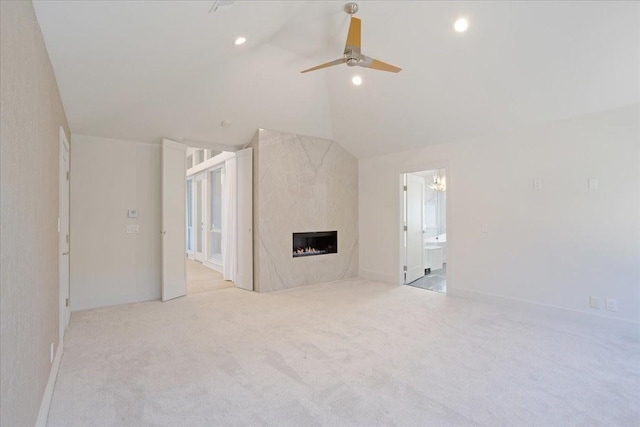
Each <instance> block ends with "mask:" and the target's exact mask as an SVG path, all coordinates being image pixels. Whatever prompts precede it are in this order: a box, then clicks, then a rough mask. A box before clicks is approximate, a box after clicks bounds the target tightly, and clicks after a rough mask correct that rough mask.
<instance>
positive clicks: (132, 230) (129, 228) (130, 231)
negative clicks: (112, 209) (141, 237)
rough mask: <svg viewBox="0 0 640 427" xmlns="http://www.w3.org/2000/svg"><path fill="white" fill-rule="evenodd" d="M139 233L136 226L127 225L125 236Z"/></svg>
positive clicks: (138, 228)
mask: <svg viewBox="0 0 640 427" xmlns="http://www.w3.org/2000/svg"><path fill="white" fill-rule="evenodd" d="M139 232H140V226H139V225H138V224H127V234H135V233H139Z"/></svg>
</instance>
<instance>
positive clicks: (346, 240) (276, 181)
mask: <svg viewBox="0 0 640 427" xmlns="http://www.w3.org/2000/svg"><path fill="white" fill-rule="evenodd" d="M251 146H252V147H253V153H254V159H253V185H254V187H253V192H254V193H253V194H254V196H253V197H254V204H253V206H254V218H253V222H254V289H255V290H256V291H259V292H270V291H277V290H282V289H289V288H294V287H297V286H304V285H309V284H313V283H321V282H328V281H332V280H338V279H344V278H348V277H355V276H357V274H358V163H357V160H356V158H355V157H353V156H352V155H351V154H349V153H348V152H347V151H346V150H344V149H343V148H342V147H341V146H340V145H339V144H337V143H336V142H334V141H330V140H327V139H322V138H314V137H309V136H301V135H294V134H288V133H282V132H277V131H271V130H265V129H260V130H259V131H258V132H257V134H256V135H255V137H254V138H253V140H252V142H251ZM326 230H336V231H337V232H338V252H337V253H330V254H322V255H320V256H304V257H293V256H292V251H291V249H292V235H293V233H300V232H315V231H326Z"/></svg>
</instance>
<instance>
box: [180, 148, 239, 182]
mask: <svg viewBox="0 0 640 427" xmlns="http://www.w3.org/2000/svg"><path fill="white" fill-rule="evenodd" d="M235 156H236V153H230V152H226V151H225V152H224V153H220V154H218V155H217V156H215V157H212V158H210V159H207V160H205V161H204V162H202V163H198V164H197V165H195V166H194V167H192V168H190V169H187V178H190V177H192V176H193V175H195V174H197V173H200V172H202V171H205V170H207V169H209V168H215V167H216V166H217V167H222V166H224V162H225V161H227V160H228V159H232V158H234V157H235Z"/></svg>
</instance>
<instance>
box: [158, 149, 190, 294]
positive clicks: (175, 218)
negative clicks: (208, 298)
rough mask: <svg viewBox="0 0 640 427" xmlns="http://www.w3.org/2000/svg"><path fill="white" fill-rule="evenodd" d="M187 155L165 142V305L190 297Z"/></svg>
mask: <svg viewBox="0 0 640 427" xmlns="http://www.w3.org/2000/svg"><path fill="white" fill-rule="evenodd" d="M186 151H187V148H186V146H185V145H184V144H180V143H178V142H175V141H170V140H168V139H163V140H162V301H167V300H170V299H174V298H177V297H181V296H184V295H186V294H187V266H186V252H187V248H186V230H185V222H186V212H185V203H186V191H185V177H186V157H185V156H186Z"/></svg>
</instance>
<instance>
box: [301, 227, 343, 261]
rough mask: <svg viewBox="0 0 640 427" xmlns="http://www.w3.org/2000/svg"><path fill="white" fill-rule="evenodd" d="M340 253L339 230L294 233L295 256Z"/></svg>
mask: <svg viewBox="0 0 640 427" xmlns="http://www.w3.org/2000/svg"><path fill="white" fill-rule="evenodd" d="M336 253H338V232H337V231H316V232H313V233H293V257H294V258H297V257H303V256H313V255H324V254H336Z"/></svg>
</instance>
